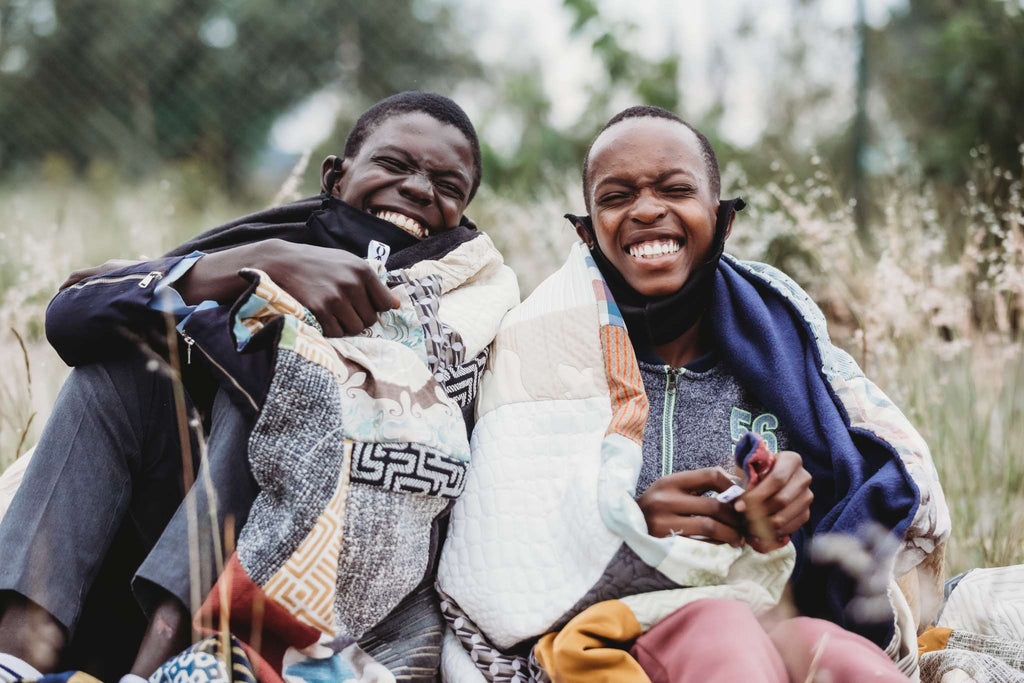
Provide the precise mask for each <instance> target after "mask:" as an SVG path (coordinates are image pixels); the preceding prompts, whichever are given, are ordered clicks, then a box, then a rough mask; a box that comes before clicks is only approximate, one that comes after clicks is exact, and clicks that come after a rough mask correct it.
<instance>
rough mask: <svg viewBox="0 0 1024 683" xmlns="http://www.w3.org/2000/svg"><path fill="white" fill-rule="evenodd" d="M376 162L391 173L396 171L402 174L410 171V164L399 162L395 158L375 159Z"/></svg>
mask: <svg viewBox="0 0 1024 683" xmlns="http://www.w3.org/2000/svg"><path fill="white" fill-rule="evenodd" d="M374 161H375V162H377V163H378V164H380V165H381V166H383V167H384V168H386V169H388V170H389V171H394V172H396V173H402V172H405V171H408V170H409V165H408V164H406V163H404V162H402V161H399V160H398V159H395V158H394V157H375V158H374Z"/></svg>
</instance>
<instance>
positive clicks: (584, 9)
mask: <svg viewBox="0 0 1024 683" xmlns="http://www.w3.org/2000/svg"><path fill="white" fill-rule="evenodd" d="M563 6H564V7H565V9H566V10H567V11H569V13H570V15H571V16H572V19H573V24H572V28H571V31H570V36H569V39H572V40H585V41H587V42H589V44H590V46H591V49H592V50H593V52H594V54H595V55H596V56H597V57H598V58H599V59H600V62H601V65H602V67H603V73H602V76H603V77H602V78H601V79H600V80H599V81H598V82H597V83H595V84H593V85H592V86H590V87H589V88H588V92H587V104H586V106H585V107H584V110H583V113H582V115H581V117H580V119H579V120H578V121H576V122H575V123H573V124H571V125H569V126H564V127H558V126H556V125H555V124H554V123H552V121H551V100H550V98H549V97H548V95H547V93H545V92H544V88H543V84H542V83H541V81H540V79H539V78H538V77H537V71H538V69H539V68H541V67H540V65H537V66H535V67H534V68H532V69H527V70H524V71H513V72H507V73H505V74H503V75H502V77H501V78H500V79H492V81H494V80H497V82H498V83H500V87H499V88H498V89H497V93H496V95H495V98H496V100H495V102H494V105H493V110H494V111H495V112H496V113H497V114H500V116H501V117H502V118H503V119H504V120H506V121H507V120H512V121H514V123H515V126H516V128H518V130H519V139H518V144H517V145H515V146H514V148H513V149H514V151H512V152H503V151H502V150H501V148H499V147H496V146H492V145H489V144H487V143H486V141H485V142H484V145H483V147H484V148H483V154H484V179H485V182H486V183H488V184H489V185H491V186H492V187H498V188H501V191H502V193H503V194H508V193H512V194H514V195H519V196H531V197H532V196H535V195H536V193H537V192H538V191H540V192H545V191H551V190H552V189H553V190H554V191H555V192H556V193H557V192H560V191H561V190H563V189H564V188H563V184H564V180H565V174H566V172H567V171H576V172H578V171H579V165H580V161H581V160H582V158H583V155H584V153H585V152H586V149H587V145H588V144H589V143H590V140H591V138H593V136H594V134H595V133H596V132H597V131H598V130H599V129H600V127H601V126H602V125H604V123H605V121H607V119H608V117H609V116H611V115H612V114H613V113H614V112H613V111H612V106H613V104H614V103H617V102H621V101H622V99H623V98H624V97H625V98H626V99H627V100H628V101H630V103H637V104H641V103H642V104H653V105H657V106H660V107H664V108H666V109H670V110H673V111H678V110H679V106H680V92H679V56H678V55H677V54H674V53H671V52H672V51H669V52H670V54H668V55H666V56H665V57H663V58H660V59H658V58H655V59H652V58H647V57H644V56H642V55H640V54H638V53H637V52H635V51H633V50H630V49H627V48H626V47H623V45H626V44H629V43H630V42H631V41H634V40H637V39H638V36H637V34H638V33H639V28H638V27H637V26H636V25H634V24H633V23H631V22H628V21H616V20H612V19H609V18H608V16H607V14H602V13H601V11H600V9H599V7H598V5H597V3H596V2H595V0H563ZM576 87H582V86H576ZM487 123H488V122H487V121H484V122H483V126H484V127H485V128H486V126H487ZM485 137H486V136H485ZM503 147H505V146H503Z"/></svg>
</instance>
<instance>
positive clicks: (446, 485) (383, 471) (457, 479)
mask: <svg viewBox="0 0 1024 683" xmlns="http://www.w3.org/2000/svg"><path fill="white" fill-rule="evenodd" d="M466 465H467V463H464V462H461V461H458V460H454V459H452V458H449V457H448V456H446V455H445V454H444V453H441V452H440V451H438V450H435V449H433V448H428V447H427V446H424V445H422V444H414V443H373V444H369V443H358V444H355V446H354V447H353V449H352V474H351V481H352V483H353V484H357V483H358V484H368V485H370V486H378V487H380V488H382V489H385V490H387V491H394V492H397V493H413V494H422V495H429V496H442V497H445V498H457V497H458V495H459V494H460V493H462V489H463V487H464V486H465V483H466Z"/></svg>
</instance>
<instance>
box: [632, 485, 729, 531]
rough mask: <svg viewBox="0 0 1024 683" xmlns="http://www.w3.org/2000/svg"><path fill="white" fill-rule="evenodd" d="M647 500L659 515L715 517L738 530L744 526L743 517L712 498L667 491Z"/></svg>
mask: <svg viewBox="0 0 1024 683" xmlns="http://www.w3.org/2000/svg"><path fill="white" fill-rule="evenodd" d="M645 495H646V494H645ZM647 500H648V501H650V503H649V504H650V505H652V506H653V508H654V509H655V510H656V511H657V514H659V515H672V516H679V517H685V516H688V515H697V516H704V517H713V518H715V519H717V520H718V521H720V522H722V523H723V524H728V525H730V526H733V527H736V528H737V529H740V528H742V527H743V526H744V524H743V517H742V515H740V514H739V513H737V512H736V511H735V510H733V509H732V506H731V505H728V504H726V503H720V502H718V501H717V500H715V499H714V498H712V497H710V496H698V495H694V494H692V493H684V492H682V491H678V490H675V489H667V490H662V491H657V492H653V493H652V494H651V495H650V496H649V497H648V498H647Z"/></svg>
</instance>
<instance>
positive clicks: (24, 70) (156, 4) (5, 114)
mask: <svg viewBox="0 0 1024 683" xmlns="http://www.w3.org/2000/svg"><path fill="white" fill-rule="evenodd" d="M448 13H449V10H448V9H447V8H445V7H443V6H436V5H434V4H432V3H431V2H428V1H427V0H414V1H411V2H410V1H409V0H378V1H376V2H373V3H364V2H359V0H291V2H288V3H287V4H281V3H278V2H272V1H271V0H247V1H245V2H242V1H240V0H227V1H225V0H145V1H143V0H60V1H59V2H57V1H55V0H0V131H2V132H0V171H3V170H10V169H11V168H13V167H15V166H17V165H18V164H20V163H23V162H34V161H38V160H40V159H43V158H45V157H47V156H52V155H59V156H63V157H66V158H67V159H69V160H70V161H71V163H72V165H73V167H74V168H76V169H81V168H83V167H84V166H85V165H86V164H87V163H89V162H91V161H93V160H97V159H100V160H102V159H107V160H111V161H114V162H115V163H117V164H118V165H119V167H120V168H121V169H122V170H123V171H125V172H127V173H132V174H137V173H140V172H144V171H145V170H146V169H147V168H148V167H154V166H157V165H160V164H162V163H164V162H166V161H167V160H177V159H182V158H189V159H192V160H197V161H200V162H202V163H203V164H204V165H206V166H208V167H211V168H212V169H214V171H215V172H216V173H217V174H219V176H220V177H221V178H222V179H223V180H224V181H226V182H227V184H228V186H229V187H234V186H235V185H236V183H235V181H237V180H238V179H239V178H241V177H243V176H244V175H245V174H244V171H245V170H246V169H245V168H244V165H245V164H246V163H247V162H248V161H250V160H251V159H252V158H253V157H254V156H255V154H256V153H258V152H259V151H260V150H262V149H263V148H264V147H265V145H266V141H267V135H268V132H269V130H270V128H271V126H272V124H273V123H274V121H275V120H276V119H277V118H278V117H279V116H280V115H281V114H282V113H283V112H285V111H287V110H288V109H289V108H290V107H292V106H294V105H295V104H297V103H298V102H300V101H302V100H303V99H304V98H306V97H307V96H309V95H311V94H312V93H313V92H315V91H316V90H318V89H321V88H325V87H338V88H340V89H341V90H342V91H343V92H345V93H347V94H348V96H349V97H351V98H358V99H362V100H363V101H366V100H369V101H372V100H375V99H377V98H379V97H381V96H383V95H387V94H390V93H393V92H395V91H397V90H403V89H408V88H412V87H423V88H429V87H431V86H435V87H436V86H438V85H440V84H447V83H451V82H453V81H454V80H458V79H459V78H462V77H464V76H465V75H466V74H467V73H469V72H471V71H472V69H473V66H474V61H473V59H472V58H471V57H470V56H469V55H468V53H467V52H466V50H465V49H464V48H463V47H462V46H463V44H464V43H463V41H462V40H460V39H459V37H458V36H457V35H456V34H455V32H454V29H453V28H452V22H451V21H450V17H449V16H448ZM311 27H313V28H312V29H311Z"/></svg>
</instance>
